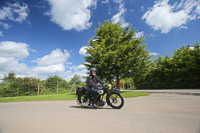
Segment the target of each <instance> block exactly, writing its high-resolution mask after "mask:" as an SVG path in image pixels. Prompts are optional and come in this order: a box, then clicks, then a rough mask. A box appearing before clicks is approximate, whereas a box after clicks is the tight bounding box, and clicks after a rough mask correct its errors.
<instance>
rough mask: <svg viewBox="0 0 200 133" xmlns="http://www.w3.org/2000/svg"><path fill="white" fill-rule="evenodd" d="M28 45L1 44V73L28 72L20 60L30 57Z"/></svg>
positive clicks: (7, 42) (10, 42)
mask: <svg viewBox="0 0 200 133" xmlns="http://www.w3.org/2000/svg"><path fill="white" fill-rule="evenodd" d="M28 47H29V46H28V44H26V43H20V42H12V41H2V42H0V72H16V73H22V72H25V71H27V70H28V67H27V65H26V64H24V63H19V61H20V60H22V59H24V58H26V57H27V56H29V50H28V49H29V48H28Z"/></svg>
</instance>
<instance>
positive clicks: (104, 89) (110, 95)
mask: <svg viewBox="0 0 200 133" xmlns="http://www.w3.org/2000/svg"><path fill="white" fill-rule="evenodd" d="M98 91H99V94H100V95H99V97H98V99H97V101H96V105H97V106H98V107H104V106H105V105H106V103H107V105H108V106H111V107H112V108H113V109H120V108H122V107H123V105H124V98H123V97H122V95H121V94H120V91H119V90H118V89H116V88H115V87H114V86H112V85H107V84H100V85H98ZM87 92H88V89H86V88H85V87H78V88H77V90H76V94H77V103H78V104H79V105H81V106H82V107H90V106H91V105H92V101H93V96H92V95H88V94H87ZM105 94H107V95H106V98H104V95H105ZM104 99H105V100H104Z"/></svg>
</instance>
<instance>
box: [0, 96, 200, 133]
mask: <svg viewBox="0 0 200 133" xmlns="http://www.w3.org/2000/svg"><path fill="white" fill-rule="evenodd" d="M80 132H81V133H102V132H106V133H200V96H194V95H177V94H158V93H156V94H151V95H150V96H145V97H138V98H127V99H125V105H124V107H123V108H122V109H120V110H115V109H111V108H110V107H105V108H104V109H85V108H81V107H79V106H78V105H76V102H75V101H74V100H72V101H42V102H13V103H0V133H80Z"/></svg>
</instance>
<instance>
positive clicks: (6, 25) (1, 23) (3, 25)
mask: <svg viewBox="0 0 200 133" xmlns="http://www.w3.org/2000/svg"><path fill="white" fill-rule="evenodd" d="M0 25H1V26H2V27H3V28H4V29H6V30H8V29H10V28H11V27H12V26H11V25H9V24H6V23H3V22H0Z"/></svg>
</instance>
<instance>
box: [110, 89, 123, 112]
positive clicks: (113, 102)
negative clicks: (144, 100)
mask: <svg viewBox="0 0 200 133" xmlns="http://www.w3.org/2000/svg"><path fill="white" fill-rule="evenodd" d="M106 102H107V103H108V105H110V106H111V107H112V108H113V109H120V108H122V107H123V105H124V98H123V97H122V95H121V94H120V93H117V92H112V93H111V94H108V95H107V96H106Z"/></svg>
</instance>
